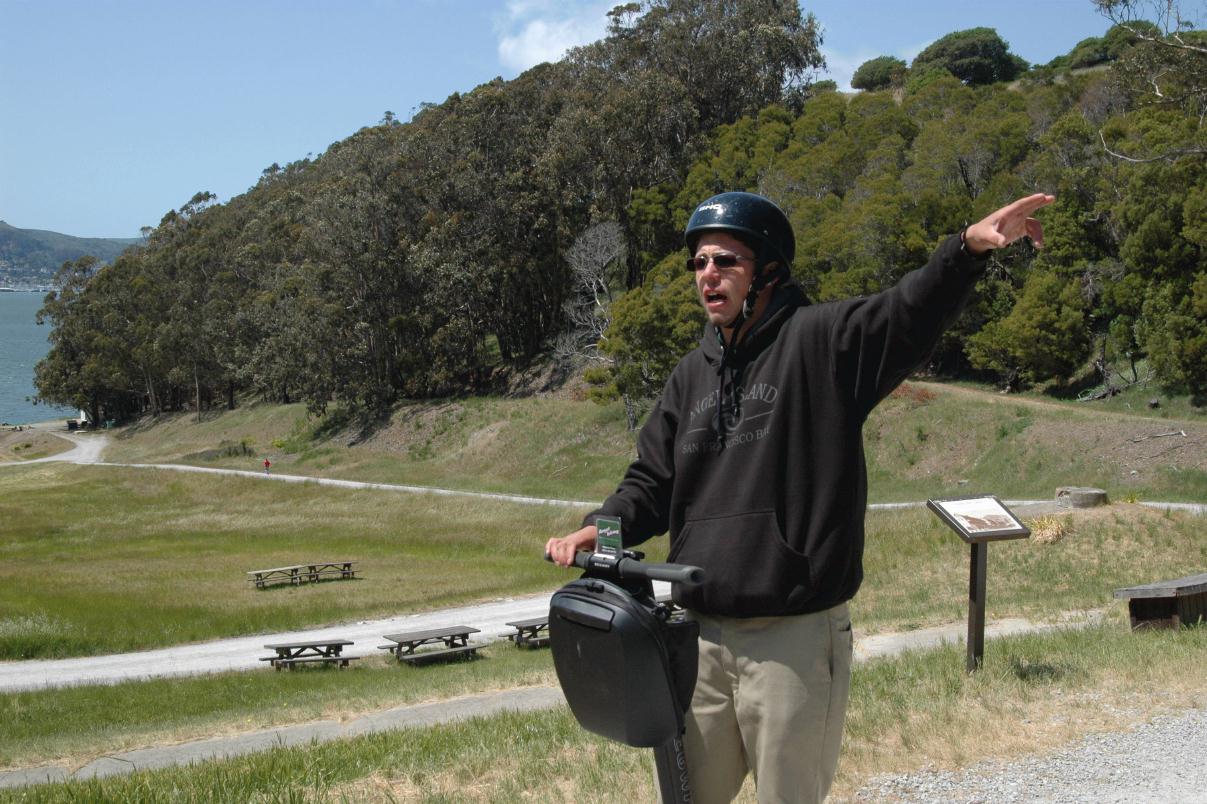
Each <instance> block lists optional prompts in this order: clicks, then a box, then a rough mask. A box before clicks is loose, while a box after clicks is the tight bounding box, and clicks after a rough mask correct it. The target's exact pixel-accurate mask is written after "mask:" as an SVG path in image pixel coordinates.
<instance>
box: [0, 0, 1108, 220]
mask: <svg viewBox="0 0 1207 804" xmlns="http://www.w3.org/2000/svg"><path fill="white" fill-rule="evenodd" d="M620 1H621V0H604V1H603V2H599V0H342V2H337V0H201V2H197V0H192V1H191V2H184V1H183V0H0V220H3V221H5V222H6V223H8V224H9V225H11V226H16V227H18V228H22V229H48V230H51V231H56V232H62V233H65V234H71V235H75V236H78V237H137V236H138V234H139V229H140V228H141V227H143V226H155V225H157V224H158V223H159V221H160V219H161V218H162V217H163V215H164V213H166V212H168V211H169V210H171V209H177V208H179V207H180V206H182V205H184V204H185V203H187V202H188V200H189V199H190V198H191V197H192V196H193V194H194V193H196V192H199V191H202V190H205V191H209V192H212V193H214V194H216V195H217V196H218V200H219V201H227V200H229V199H230V198H232V197H233V196H236V195H239V194H241V193H243V192H245V191H246V190H247V189H248V188H250V187H251V186H253V185H254V184H255V183H256V181H257V180H258V179H259V176H260V174H261V172H262V171H263V170H264V169H265V168H266V167H268V166H269V165H271V164H273V163H279V164H281V165H285V164H287V163H289V162H292V161H295V160H298V159H303V158H306V157H308V156H318V155H319V154H321V153H323V152H324V151H325V150H326V149H327V147H328V146H330V145H331V144H332V143H334V142H337V141H339V140H341V139H343V138H345V137H347V136H349V135H350V134H352V133H353V132H355V131H356V130H357V129H359V128H362V127H364V126H371V125H375V124H376V123H378V122H379V121H380V120H381V119H382V116H383V115H384V113H385V112H387V111H390V112H393V113H394V115H395V116H396V117H398V118H399V119H400V120H403V121H405V120H408V119H409V118H410V117H411V116H412V115H413V114H414V113H415V112H416V111H417V110H418V109H419V108H420V105H421V104H423V103H439V102H441V101H443V100H444V99H445V98H447V97H448V96H449V95H450V94H452V93H453V92H468V91H469V90H472V89H473V88H474V87H476V86H478V85H479V84H482V83H484V82H486V81H490V80H491V79H493V78H495V77H496V76H501V77H502V78H504V79H511V78H514V77H516V76H517V75H519V74H520V73H521V72H523V71H524V70H525V69H527V68H529V67H531V66H533V65H535V64H539V63H540V62H542V61H555V60H557V59H558V58H559V57H560V56H561V55H562V54H563V53H564V52H565V51H566V49H567V48H569V47H573V46H575V45H580V44H585V43H587V42H590V41H593V40H595V39H599V38H601V37H602V36H603V35H604V32H605V27H606V22H607V18H606V13H607V11H608V10H609V9H610V8H612V7H613V6H615V5H617V4H618V3H619V2H620ZM802 8H803V9H804V10H805V11H806V12H812V13H813V14H814V15H815V16H816V17H817V19H818V21H819V22H820V23H821V25H822V28H823V32H824V33H823V44H822V51H823V54H824V55H825V57H826V60H827V62H828V72H827V73H826V74H823V75H820V76H818V77H819V78H823V79H824V78H829V79H833V80H834V81H836V82H837V83H838V84H839V87H840V88H842V89H847V88H848V87H849V81H850V78H851V74H852V73H853V72H854V71H855V69H856V68H857V67H858V66H859V65H860V64H862V63H863V62H865V61H867V60H868V59H872V58H875V57H877V56H883V55H892V56H897V57H898V58H901V59H903V60H905V61H906V62H909V61H911V60H912V59H913V57H914V56H915V55H917V54H918V53H919V52H920V51H921V50H922V49H923V48H924V47H926V45H928V44H930V43H931V42H933V41H934V40H935V39H938V38H939V37H941V36H944V35H946V34H948V33H951V32H952V31H958V30H965V29H968V28H975V27H981V26H984V27H989V28H994V29H996V30H997V32H998V34H999V35H1000V36H1001V37H1002V39H1004V40H1005V41H1006V42H1007V43H1008V44H1009V45H1010V49H1011V51H1012V52H1014V53H1016V54H1018V55H1019V56H1021V57H1023V58H1024V59H1026V60H1028V61H1030V62H1033V63H1040V64H1042V63H1046V62H1048V61H1050V60H1051V59H1053V58H1054V57H1056V56H1058V55H1061V54H1063V53H1067V52H1068V51H1069V50H1071V49H1072V47H1073V46H1074V45H1075V44H1076V43H1077V42H1079V41H1081V40H1082V39H1084V38H1086V37H1089V36H1102V35H1103V34H1104V33H1105V32H1106V30H1107V28H1108V27H1109V23H1108V21H1107V20H1106V19H1104V18H1103V17H1101V16H1099V14H1098V13H1097V12H1096V11H1095V9H1094V5H1093V3H1092V2H1091V0H1013V2H985V1H984V0H921V1H920V2H918V1H917V0H915V1H914V2H909V1H908V0H896V1H895V2H894V1H890V0H802Z"/></svg>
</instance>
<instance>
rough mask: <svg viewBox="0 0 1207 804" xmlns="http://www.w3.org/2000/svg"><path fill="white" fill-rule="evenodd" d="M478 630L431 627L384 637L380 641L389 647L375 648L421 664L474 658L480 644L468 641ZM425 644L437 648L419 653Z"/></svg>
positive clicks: (455, 627) (465, 627)
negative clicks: (387, 642) (386, 640)
mask: <svg viewBox="0 0 1207 804" xmlns="http://www.w3.org/2000/svg"><path fill="white" fill-rule="evenodd" d="M479 630H480V629H477V628H470V627H469V626H468V625H455V626H452V627H450V628H432V629H429V630H427V631H412V632H410V633H405V634H386V635H385V636H384V637H383V638H384V639H388V640H390V641H391V642H392V643H394V644H392V645H378V646H377V647H378V649H379V650H388V651H390V652H391V653H393V654H394V656H395V657H397V659H398V660H399V661H401V662H406V663H407V664H423V663H425V662H430V661H435V660H437V659H439V660H442V661H443V660H448V659H452V658H462V657H470V656H476V655H477V651H478V648H480V647H482V645H481V643H476V642H470V641H469V635H470V634H476V633H478V632H479ZM428 645H437V646H442V647H437V648H434V649H430V650H420V648H423V647H425V646H428Z"/></svg>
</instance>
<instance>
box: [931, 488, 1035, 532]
mask: <svg viewBox="0 0 1207 804" xmlns="http://www.w3.org/2000/svg"><path fill="white" fill-rule="evenodd" d="M926 507H927V508H929V509H930V510H932V511H934V512H935V513H936V514H938V515H939V518H940V519H942V520H943V521H944V522H945V523H946V524H947V526H948V527H950V528H951V529H952V530H954V531H955V532H956V533H958V534H960V538H961V539H963V540H964V541H966V542H969V543H972V542H990V541H1000V540H1002V539H1025V538H1027V537H1028V536H1030V535H1031V530H1030V529H1029V528H1028V527H1027V526H1026V525H1024V524H1023V523H1022V522H1020V521H1019V520H1018V517H1016V516H1015V515H1014V514H1012V513H1010V509H1008V508H1007V507H1006V506H1005V505H1003V504H1002V501H1001V500H999V499H998V498H997V497H994V496H993V495H992V494H988V495H982V496H979V497H955V498H952V499H948V500H927V501H926Z"/></svg>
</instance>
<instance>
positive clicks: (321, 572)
mask: <svg viewBox="0 0 1207 804" xmlns="http://www.w3.org/2000/svg"><path fill="white" fill-rule="evenodd" d="M355 563H356V562H354V561H316V562H314V563H313V564H293V565H291V566H288V567H274V568H272V569H263V570H252V571H251V572H249V573H247V580H248V581H251V582H252V583H254V584H255V585H256V588H257V589H263V588H264V587H266V586H268V585H270V584H277V583H288V584H293V585H294V586H297V585H299V584H302V583H306V582H310V583H315V582H318V581H322V580H328V579H333V580H334V579H341V578H355V577H356V569H355V567H354V566H353V564H355Z"/></svg>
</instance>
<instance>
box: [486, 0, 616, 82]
mask: <svg viewBox="0 0 1207 804" xmlns="http://www.w3.org/2000/svg"><path fill="white" fill-rule="evenodd" d="M613 5H615V2H614V0H608V2H599V1H598V0H590V1H589V2H576V3H567V2H560V3H558V2H550V0H511V2H509V3H508V4H507V14H506V19H503V20H500V21H499V22H498V23H497V25H496V30H497V32H498V35H499V61H500V62H502V64H503V65H504V66H505V67H508V68H510V69H512V70H515V71H516V72H522V71H524V70H527V69H528V68H529V67H532V66H534V65H536V64H540V63H541V62H544V61H557V60H558V59H560V58H561V57H562V56H564V55H565V53H566V51H567V50H569V49H570V48H572V47H577V46H579V45H585V44H587V43H589V42H594V41H595V40H597V39H600V38H602V37H603V36H604V34H605V33H606V31H607V12H608V11H609V10H610V9H611V8H612V7H613Z"/></svg>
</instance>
